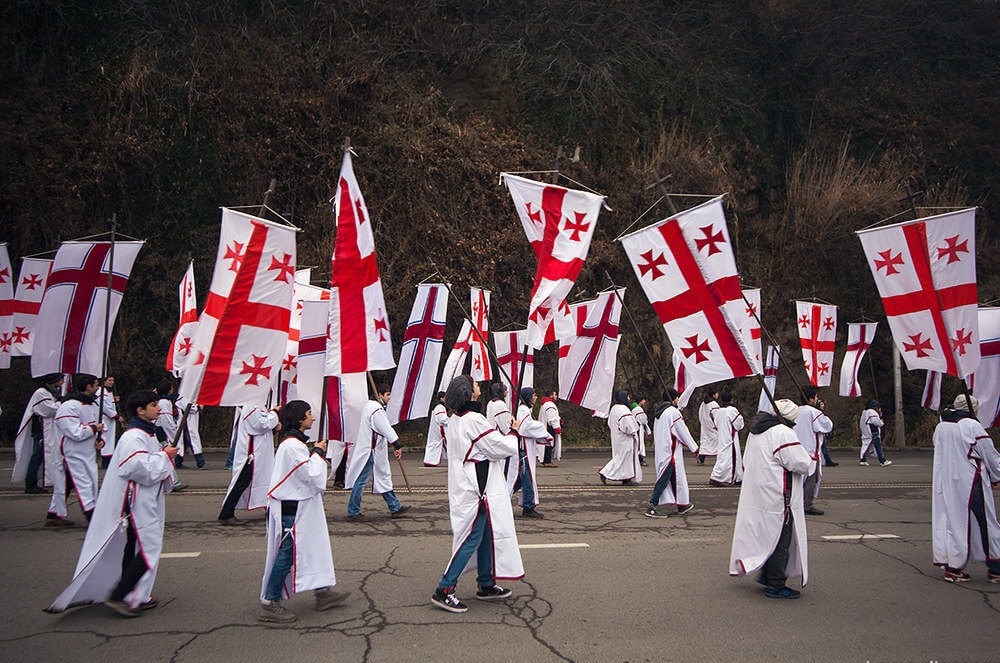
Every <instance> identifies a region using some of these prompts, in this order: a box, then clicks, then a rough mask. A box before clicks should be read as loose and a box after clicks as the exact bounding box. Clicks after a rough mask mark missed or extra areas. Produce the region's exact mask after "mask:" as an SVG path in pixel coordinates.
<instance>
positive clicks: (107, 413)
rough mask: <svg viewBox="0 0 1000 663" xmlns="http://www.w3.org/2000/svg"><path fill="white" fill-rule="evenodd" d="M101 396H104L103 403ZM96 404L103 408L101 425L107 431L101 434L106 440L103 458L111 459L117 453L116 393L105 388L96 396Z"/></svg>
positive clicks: (98, 391)
mask: <svg viewBox="0 0 1000 663" xmlns="http://www.w3.org/2000/svg"><path fill="white" fill-rule="evenodd" d="M101 394H104V400H103V401H101ZM94 402H95V403H97V405H98V408H101V423H102V424H104V425H105V426H106V429H105V431H104V432H103V433H101V439H102V440H104V446H103V447H101V456H104V457H110V456H112V455H113V454H114V453H115V437H117V435H118V405H117V404H116V403H115V395H114V393H113V392H110V391H107V390H106V389H105V388H104V387H101V388H100V389H98V390H97V393H95V394H94Z"/></svg>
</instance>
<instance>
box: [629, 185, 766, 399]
mask: <svg viewBox="0 0 1000 663" xmlns="http://www.w3.org/2000/svg"><path fill="white" fill-rule="evenodd" d="M621 242H622V247H623V248H624V249H625V253H626V254H628V257H629V262H631V263H632V268H633V269H634V270H635V275H636V278H637V279H638V280H639V283H640V284H641V285H642V289H643V292H645V293H646V296H647V297H648V298H649V301H650V302H651V303H652V305H653V309H654V310H655V311H656V314H657V316H658V317H659V318H660V322H662V323H663V328H664V329H665V330H666V332H667V336H668V337H669V338H670V343H671V345H673V347H674V350H675V352H677V353H679V354H680V355H681V357H682V359H683V361H684V367H685V373H686V379H687V384H688V387H689V388H690V386H692V385H702V384H711V383H713V382H719V381H721V380H730V379H732V378H737V377H742V376H744V375H753V374H755V373H756V372H759V371H758V370H755V365H754V364H755V361H754V355H753V351H752V350H751V349H750V348H749V347H748V346H747V344H746V343H745V342H744V340H743V336H742V335H741V334H740V326H739V322H738V321H739V320H742V318H743V316H745V315H746V304H745V303H744V301H743V295H742V292H741V290H740V278H739V274H738V272H737V271H736V259H735V257H734V256H733V249H732V246H731V245H730V243H729V231H728V229H727V228H726V217H725V214H724V212H723V210H722V198H721V196H720V197H718V198H713V199H712V200H710V201H708V202H705V203H702V204H701V205H698V206H697V207H693V208H691V209H689V210H686V211H684V212H681V213H680V214H677V215H676V216H674V217H671V218H668V219H664V220H662V221H659V222H657V223H655V224H653V225H651V226H648V227H646V228H643V229H642V230H637V231H635V232H633V233H630V234H628V235H625V236H624V237H622V239H621Z"/></svg>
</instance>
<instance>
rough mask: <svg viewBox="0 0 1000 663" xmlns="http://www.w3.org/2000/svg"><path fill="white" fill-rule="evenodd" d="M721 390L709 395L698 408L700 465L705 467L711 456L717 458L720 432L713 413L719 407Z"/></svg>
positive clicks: (715, 390)
mask: <svg viewBox="0 0 1000 663" xmlns="http://www.w3.org/2000/svg"><path fill="white" fill-rule="evenodd" d="M718 398H719V390H718V389H714V390H713V391H712V392H711V393H709V394H707V395H706V396H705V398H704V400H702V402H701V405H699V406H698V424H699V425H700V426H701V431H700V432H699V433H698V464H699V465H704V464H705V461H706V459H707V458H708V457H709V456H715V454H716V447H717V446H718V443H719V442H718V438H719V434H718V431H716V430H715V420H714V419H712V413H713V412H715V410H716V408H718V407H719V403H718Z"/></svg>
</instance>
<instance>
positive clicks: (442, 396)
mask: <svg viewBox="0 0 1000 663" xmlns="http://www.w3.org/2000/svg"><path fill="white" fill-rule="evenodd" d="M443 398H444V392H443V391H439V392H438V400H439V401H440V400H442V399H443Z"/></svg>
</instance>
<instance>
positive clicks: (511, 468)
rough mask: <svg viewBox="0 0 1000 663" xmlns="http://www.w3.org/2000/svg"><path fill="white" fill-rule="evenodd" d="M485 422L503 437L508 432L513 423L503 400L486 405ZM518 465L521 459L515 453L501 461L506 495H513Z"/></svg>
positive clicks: (495, 400)
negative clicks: (505, 483)
mask: <svg viewBox="0 0 1000 663" xmlns="http://www.w3.org/2000/svg"><path fill="white" fill-rule="evenodd" d="M486 422H487V423H488V424H489V425H490V426H493V427H494V428H496V429H497V430H498V431H500V432H501V433H503V434H504V435H506V434H507V433H509V432H510V425H511V423H512V422H513V417H511V416H510V409H509V408H508V407H507V403H506V401H504V399H502V398H499V399H494V400H491V401H490V402H489V403H487V404H486ZM520 463H521V459H520V458H519V457H518V454H516V453H515V454H513V455H512V456H510V458H507V459H506V460H505V461H503V466H504V476H505V477H506V481H507V494H508V495H512V494H513V493H514V483H515V482H516V481H517V472H518V468H519V467H520Z"/></svg>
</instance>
